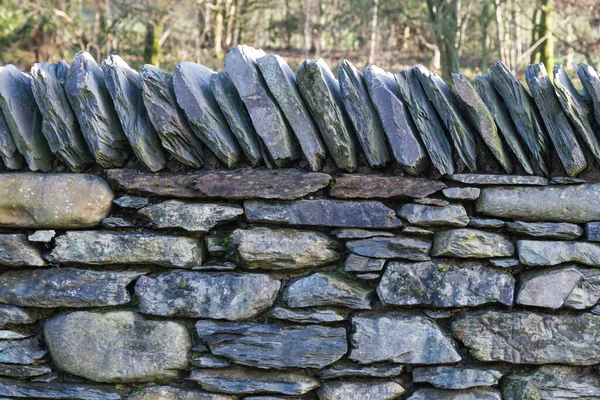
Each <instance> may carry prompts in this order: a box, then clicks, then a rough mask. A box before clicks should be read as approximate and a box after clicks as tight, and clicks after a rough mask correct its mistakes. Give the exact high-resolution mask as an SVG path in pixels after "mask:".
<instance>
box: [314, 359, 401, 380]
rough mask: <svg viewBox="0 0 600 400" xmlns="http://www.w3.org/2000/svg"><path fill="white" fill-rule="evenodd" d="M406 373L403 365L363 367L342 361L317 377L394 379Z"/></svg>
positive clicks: (386, 364)
mask: <svg viewBox="0 0 600 400" xmlns="http://www.w3.org/2000/svg"><path fill="white" fill-rule="evenodd" d="M403 372H404V366H403V365H401V364H389V363H384V364H373V365H361V364H358V363H355V362H353V361H349V360H340V361H338V362H336V363H335V364H332V365H330V366H329V367H327V368H326V369H324V370H322V371H320V372H319V373H318V374H317V376H318V377H319V378H321V379H336V378H346V377H352V378H393V377H396V376H399V375H401V374H402V373H403Z"/></svg>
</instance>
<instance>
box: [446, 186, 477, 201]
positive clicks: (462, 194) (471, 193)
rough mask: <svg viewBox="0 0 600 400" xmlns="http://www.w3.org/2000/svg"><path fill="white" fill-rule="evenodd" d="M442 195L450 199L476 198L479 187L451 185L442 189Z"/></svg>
mask: <svg viewBox="0 0 600 400" xmlns="http://www.w3.org/2000/svg"><path fill="white" fill-rule="evenodd" d="M442 193H444V196H445V197H446V198H447V199H450V200H477V198H478V197H479V195H480V194H481V189H479V188H474V187H464V188H463V187H452V188H446V189H443V190H442Z"/></svg>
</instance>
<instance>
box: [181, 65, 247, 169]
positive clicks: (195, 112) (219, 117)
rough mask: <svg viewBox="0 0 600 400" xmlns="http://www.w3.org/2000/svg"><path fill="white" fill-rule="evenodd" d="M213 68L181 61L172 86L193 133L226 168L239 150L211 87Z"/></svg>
mask: <svg viewBox="0 0 600 400" xmlns="http://www.w3.org/2000/svg"><path fill="white" fill-rule="evenodd" d="M214 74H215V72H214V71H213V70H211V69H209V68H206V67H205V66H204V65H200V64H195V63H192V62H180V63H179V64H177V66H176V67H175V70H174V71H173V86H174V89H175V97H176V98H177V103H178V104H179V107H181V109H183V111H184V113H185V115H186V117H187V119H188V121H189V122H190V126H191V128H192V130H193V131H194V133H195V134H196V136H198V137H199V138H200V140H202V142H203V143H204V144H205V145H206V146H207V147H208V148H209V149H210V150H211V151H212V152H213V153H214V154H215V155H216V156H217V158H218V159H219V160H221V161H222V162H223V163H224V164H225V165H226V166H227V167H228V168H233V167H235V166H236V164H238V163H239V162H240V159H241V158H242V151H241V149H240V147H239V146H238V144H237V141H236V140H235V136H233V133H232V132H231V129H229V125H228V124H227V121H225V117H224V116H223V114H222V113H221V109H220V108H219V105H218V104H217V101H216V100H215V98H214V96H213V94H212V91H211V89H210V79H211V76H212V75H214Z"/></svg>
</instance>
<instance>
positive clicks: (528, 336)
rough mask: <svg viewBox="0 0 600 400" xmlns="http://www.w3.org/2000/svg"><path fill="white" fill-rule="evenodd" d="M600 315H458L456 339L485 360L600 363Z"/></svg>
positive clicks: (523, 362)
mask: <svg viewBox="0 0 600 400" xmlns="http://www.w3.org/2000/svg"><path fill="white" fill-rule="evenodd" d="M599 326H600V316H597V315H594V314H591V313H585V314H578V315H550V314H539V313H532V312H526V311H478V312H471V313H463V314H459V315H458V316H457V317H455V318H454V319H453V321H452V334H453V335H454V337H456V338H457V339H458V340H460V341H461V342H462V343H463V344H464V345H465V346H466V347H467V348H468V349H469V351H470V353H471V354H472V356H473V357H475V358H476V359H478V360H480V361H505V362H509V363H512V364H570V365H592V364H598V362H600V350H599V349H600V333H599V332H600V329H599Z"/></svg>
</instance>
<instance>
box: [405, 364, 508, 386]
mask: <svg viewBox="0 0 600 400" xmlns="http://www.w3.org/2000/svg"><path fill="white" fill-rule="evenodd" d="M412 377H413V382H418V383H430V384H431V385H433V386H434V387H436V388H440V389H468V388H472V387H478V386H495V385H497V384H498V380H499V379H500V378H501V377H502V373H501V372H500V371H497V370H495V369H483V368H469V367H450V366H447V367H446V366H440V367H419V368H413V370H412Z"/></svg>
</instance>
